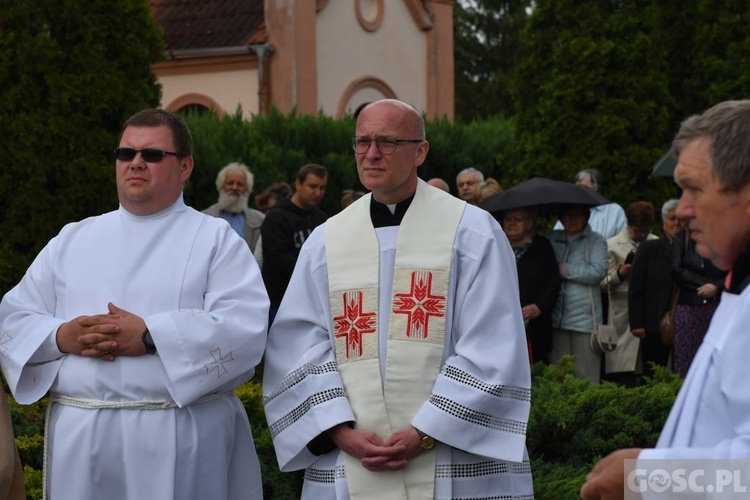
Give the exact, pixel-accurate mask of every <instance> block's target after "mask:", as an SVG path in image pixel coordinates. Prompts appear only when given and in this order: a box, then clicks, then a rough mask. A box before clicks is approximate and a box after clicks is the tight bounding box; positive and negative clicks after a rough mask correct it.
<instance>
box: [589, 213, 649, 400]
mask: <svg viewBox="0 0 750 500" xmlns="http://www.w3.org/2000/svg"><path fill="white" fill-rule="evenodd" d="M625 219H626V221H627V222H626V224H625V229H623V230H622V231H620V232H619V233H617V235H615V236H613V237H612V238H609V239H608V240H607V254H608V255H609V268H608V270H607V276H606V277H605V278H604V280H603V281H602V291H603V292H605V293H607V294H608V296H609V315H608V318H609V321H608V323H609V324H611V325H613V326H614V327H615V329H616V330H617V348H616V349H615V350H614V351H612V352H608V353H606V354H605V362H604V368H605V372H606V374H607V375H606V377H607V380H610V381H612V382H617V383H619V384H623V385H625V386H628V387H634V386H635V385H636V384H637V382H638V378H639V376H640V375H641V374H642V373H643V366H642V363H641V358H640V355H639V352H640V347H641V346H640V344H641V341H640V339H639V338H638V337H635V336H633V335H632V334H631V332H630V318H629V317H628V288H629V287H630V276H631V271H632V267H633V260H634V259H635V255H636V251H638V249H639V248H640V245H641V243H643V242H644V241H646V240H647V239H651V240H656V239H657V238H656V236H653V235H652V234H651V229H652V227H653V225H654V219H655V215H654V206H653V205H652V204H651V203H650V202H648V201H636V202H633V203H631V204H629V205H628V206H627V208H625Z"/></svg>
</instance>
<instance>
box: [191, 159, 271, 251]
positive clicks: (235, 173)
mask: <svg viewBox="0 0 750 500" xmlns="http://www.w3.org/2000/svg"><path fill="white" fill-rule="evenodd" d="M254 179H255V177H254V176H253V173H252V172H250V169H249V168H248V167H247V165H243V164H241V163H230V164H229V165H227V166H226V167H224V168H222V169H221V170H219V175H217V176H216V189H217V191H219V201H218V203H214V204H213V205H211V206H210V207H208V208H207V209H205V210H204V211H203V213H204V214H208V215H212V216H214V217H221V218H222V219H224V220H225V221H227V222H228V223H229V225H230V226H232V229H234V230H235V232H236V233H237V234H239V235H240V236H241V237H242V238H243V239H244V240H245V242H247V246H248V247H250V251H252V252H253V254H254V255H255V259H256V260H257V261H258V265H260V264H261V260H260V258H261V256H262V252H260V251H258V252H256V249H259V248H260V226H261V224H262V223H263V219H264V218H265V215H263V212H260V211H259V210H253V209H252V208H248V206H247V201H248V199H249V198H250V193H251V192H252V190H253V181H254Z"/></svg>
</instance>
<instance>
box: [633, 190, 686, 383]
mask: <svg viewBox="0 0 750 500" xmlns="http://www.w3.org/2000/svg"><path fill="white" fill-rule="evenodd" d="M678 203H679V200H677V199H671V200H668V201H666V202H665V203H664V205H662V207H661V219H662V228H663V229H664V236H662V237H661V238H659V239H658V240H649V241H644V242H643V243H641V244H640V246H639V247H638V252H636V254H635V260H634V261H633V267H632V269H631V270H630V287H629V289H628V317H629V319H630V331H631V333H632V334H633V335H635V336H636V337H638V338H640V339H641V355H642V361H643V375H646V376H649V375H651V374H653V368H652V366H651V364H652V363H653V364H656V365H660V366H667V360H668V358H669V351H670V346H668V345H664V344H663V343H662V341H661V334H660V333H659V322H660V320H661V317H662V315H663V314H664V312H665V311H666V310H667V308H668V307H669V305H670V304H669V301H670V300H671V298H672V289H673V284H672V241H673V239H674V235H675V233H676V232H677V231H678V230H679V229H680V221H679V219H678V218H677V214H676V213H675V211H676V210H677V204H678Z"/></svg>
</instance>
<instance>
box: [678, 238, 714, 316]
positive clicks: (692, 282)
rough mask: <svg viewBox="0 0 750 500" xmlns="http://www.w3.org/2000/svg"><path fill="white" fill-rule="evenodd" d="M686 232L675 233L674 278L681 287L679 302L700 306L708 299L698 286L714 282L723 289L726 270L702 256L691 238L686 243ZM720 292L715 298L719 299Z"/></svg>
mask: <svg viewBox="0 0 750 500" xmlns="http://www.w3.org/2000/svg"><path fill="white" fill-rule="evenodd" d="M685 238H686V233H685V230H684V229H681V230H679V231H678V232H677V234H675V235H674V244H673V245H672V278H673V279H674V281H675V283H677V285H678V286H679V287H680V297H679V301H678V304H683V305H691V306H700V305H704V304H705V303H706V302H707V300H706V299H703V298H701V297H699V296H698V288H699V287H701V286H702V285H705V284H706V283H713V284H714V285H715V286H716V288H718V289H719V290H721V288H722V286H723V283H724V276H725V274H726V273H725V272H724V271H722V270H721V269H719V268H717V267H716V266H714V265H713V264H712V263H711V261H710V260H708V259H706V258H703V257H701V256H700V255H699V254H698V252H697V251H696V250H695V241H693V240H692V239H690V238H689V236H688V241H687V245H685ZM718 298H719V294H717V295H716V297H715V298H714V299H711V300H718Z"/></svg>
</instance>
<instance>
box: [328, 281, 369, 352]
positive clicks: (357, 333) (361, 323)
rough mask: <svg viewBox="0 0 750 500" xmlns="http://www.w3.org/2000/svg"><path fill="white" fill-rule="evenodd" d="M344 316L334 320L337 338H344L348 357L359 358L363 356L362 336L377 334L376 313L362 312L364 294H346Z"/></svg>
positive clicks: (344, 297) (344, 296) (343, 297)
mask: <svg viewBox="0 0 750 500" xmlns="http://www.w3.org/2000/svg"><path fill="white" fill-rule="evenodd" d="M341 298H342V300H343V301H344V314H342V315H341V316H336V317H335V318H333V329H334V337H335V338H342V337H343V338H344V342H346V357H347V359H349V358H358V357H360V356H361V355H362V336H363V335H364V334H366V333H373V332H375V319H376V316H375V313H374V312H368V313H365V312H362V292H345V293H344V294H343V295H342V296H341Z"/></svg>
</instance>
